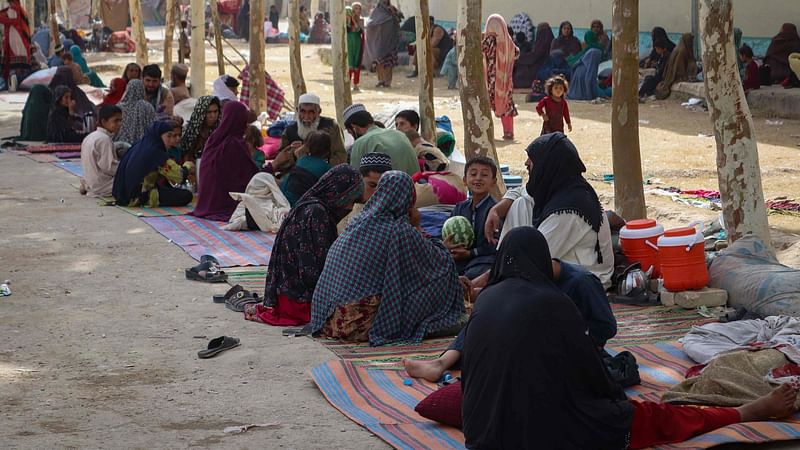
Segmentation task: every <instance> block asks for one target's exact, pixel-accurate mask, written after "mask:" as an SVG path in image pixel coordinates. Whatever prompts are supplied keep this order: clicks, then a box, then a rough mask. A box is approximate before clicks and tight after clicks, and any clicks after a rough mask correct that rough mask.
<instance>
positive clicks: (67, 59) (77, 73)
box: [61, 52, 89, 84]
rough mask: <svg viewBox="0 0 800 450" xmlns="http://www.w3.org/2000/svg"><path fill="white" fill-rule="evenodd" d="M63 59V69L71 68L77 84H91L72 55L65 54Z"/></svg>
mask: <svg viewBox="0 0 800 450" xmlns="http://www.w3.org/2000/svg"><path fill="white" fill-rule="evenodd" d="M61 59H63V60H64V65H63V67H69V70H71V71H72V79H73V80H75V83H77V84H89V77H87V76H86V75H84V74H83V72H82V71H81V67H80V66H79V65H77V64H75V60H73V59H72V53H69V52H68V53H64V56H62V57H61Z"/></svg>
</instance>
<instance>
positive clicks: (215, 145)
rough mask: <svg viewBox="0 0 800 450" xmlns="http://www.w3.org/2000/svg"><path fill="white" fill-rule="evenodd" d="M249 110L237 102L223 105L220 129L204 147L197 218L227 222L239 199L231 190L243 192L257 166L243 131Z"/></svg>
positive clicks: (198, 191) (200, 168) (199, 170)
mask: <svg viewBox="0 0 800 450" xmlns="http://www.w3.org/2000/svg"><path fill="white" fill-rule="evenodd" d="M249 115H250V110H248V109H247V106H244V104H242V103H239V102H238V101H232V102H228V103H226V104H225V106H223V108H222V121H221V122H220V124H219V128H217V129H216V130H214V132H213V133H211V136H210V137H209V138H208V141H207V142H206V147H205V149H204V150H203V158H202V162H201V164H200V167H199V169H198V172H199V173H198V175H199V176H198V177H197V184H198V189H197V207H195V209H194V211H192V215H193V216H195V217H202V218H205V219H210V220H217V221H221V222H227V221H228V220H229V219H230V218H231V214H233V211H234V210H235V209H236V205H237V202H236V200H234V199H233V198H232V197H231V196H230V194H229V193H230V192H244V190H245V188H246V187H247V183H248V182H249V181H250V179H251V178H253V175H255V174H256V173H258V167H256V163H255V162H253V158H251V157H250V154H249V153H248V152H247V144H246V143H245V142H244V132H245V130H246V129H247V119H248V116H249Z"/></svg>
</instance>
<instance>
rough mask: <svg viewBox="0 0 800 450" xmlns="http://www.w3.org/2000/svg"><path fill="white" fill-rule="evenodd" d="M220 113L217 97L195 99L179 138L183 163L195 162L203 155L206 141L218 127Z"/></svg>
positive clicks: (220, 107)
mask: <svg viewBox="0 0 800 450" xmlns="http://www.w3.org/2000/svg"><path fill="white" fill-rule="evenodd" d="M220 112H222V105H221V104H220V102H219V99H218V98H217V97H214V96H213V95H205V96H203V97H200V98H198V99H197V104H196V105H195V106H194V110H193V111H192V116H191V117H190V118H189V122H187V123H186V127H185V128H184V130H183V137H182V138H181V149H182V150H183V152H184V160H185V161H195V160H197V159H199V158H200V156H201V155H202V154H203V148H205V146H206V141H208V138H209V136H211V133H213V132H214V130H216V129H217V127H218V126H219V116H220Z"/></svg>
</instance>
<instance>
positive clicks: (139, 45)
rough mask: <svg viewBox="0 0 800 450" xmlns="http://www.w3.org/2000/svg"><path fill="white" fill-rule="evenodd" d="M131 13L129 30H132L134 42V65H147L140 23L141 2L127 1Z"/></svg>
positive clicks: (144, 39) (144, 41) (145, 39)
mask: <svg viewBox="0 0 800 450" xmlns="http://www.w3.org/2000/svg"><path fill="white" fill-rule="evenodd" d="M128 4H129V6H130V12H131V30H133V40H134V41H136V64H139V65H140V66H145V65H147V38H145V36H144V22H142V2H141V1H140V0H130V1H129V3H128Z"/></svg>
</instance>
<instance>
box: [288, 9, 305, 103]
mask: <svg viewBox="0 0 800 450" xmlns="http://www.w3.org/2000/svg"><path fill="white" fill-rule="evenodd" d="M289 72H290V73H291V76H292V89H293V90H294V106H295V108H297V105H298V102H299V101H300V96H301V95H303V94H305V93H306V81H305V79H303V62H302V59H301V55H300V2H299V0H289Z"/></svg>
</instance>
